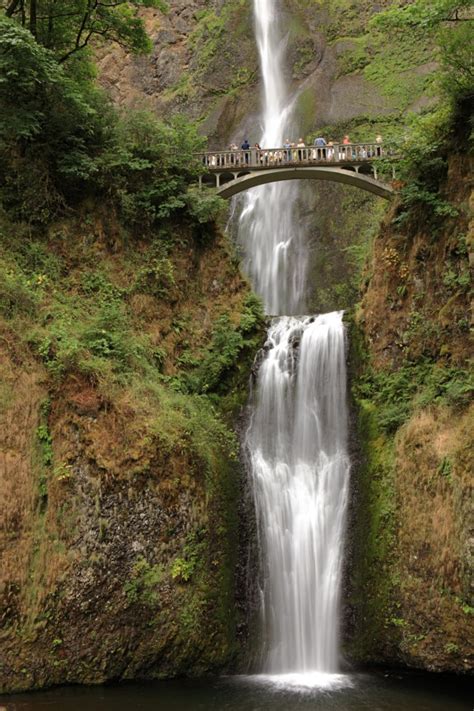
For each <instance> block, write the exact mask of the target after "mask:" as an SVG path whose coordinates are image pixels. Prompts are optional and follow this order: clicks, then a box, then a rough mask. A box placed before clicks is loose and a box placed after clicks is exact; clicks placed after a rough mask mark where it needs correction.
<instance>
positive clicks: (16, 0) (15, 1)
mask: <svg viewBox="0 0 474 711" xmlns="http://www.w3.org/2000/svg"><path fill="white" fill-rule="evenodd" d="M20 2H21V0H11V3H10V4H9V6H8V7H7V9H6V10H5V15H6V16H7V17H11V16H12V15H14V14H15V12H17V10H19V9H20V8H19V5H20Z"/></svg>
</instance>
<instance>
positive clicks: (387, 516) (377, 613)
mask: <svg viewBox="0 0 474 711" xmlns="http://www.w3.org/2000/svg"><path fill="white" fill-rule="evenodd" d="M351 343H352V344H353V345H352V346H351V350H352V363H353V366H355V367H356V370H357V369H359V368H360V367H361V365H362V363H363V362H364V360H365V358H366V356H365V353H364V348H365V347H364V345H363V343H362V341H361V337H360V334H358V333H357V328H356V326H355V325H354V324H353V323H352V325H351ZM355 382H356V383H357V379H356V381H355ZM352 392H353V395H354V396H355V397H354V400H355V407H356V411H357V434H358V442H359V443H360V448H361V464H360V466H358V467H357V472H356V473H355V476H356V478H357V496H356V510H355V530H354V535H353V544H352V545H353V548H352V556H353V560H352V566H351V568H352V571H353V577H352V580H351V599H350V604H351V606H352V608H353V610H354V611H355V612H356V624H355V630H354V634H353V635H352V637H351V640H350V642H349V645H348V651H349V653H350V655H351V656H352V657H353V658H354V659H356V660H358V661H368V660H371V659H374V655H375V656H376V655H377V653H378V652H379V653H380V654H382V650H384V648H386V646H387V638H388V639H389V640H390V641H391V643H392V644H393V643H394V640H395V638H397V633H396V629H397V628H398V627H400V624H399V622H397V620H398V616H397V614H396V610H397V579H396V574H395V573H394V570H393V566H392V561H393V549H394V543H395V527H396V498H395V487H394V476H395V472H394V460H395V456H394V448H395V445H394V441H393V439H392V438H391V437H389V436H387V434H386V433H385V432H384V431H383V429H381V427H380V423H379V411H378V408H377V406H376V405H374V403H372V402H370V401H369V400H366V399H362V398H361V397H360V394H358V392H357V388H353V390H352ZM394 620H396V622H394ZM387 627H388V628H390V627H392V632H390V633H389V634H387V632H386V629H387ZM375 650H378V652H377V653H376V652H375Z"/></svg>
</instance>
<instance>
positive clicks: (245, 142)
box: [240, 138, 250, 165]
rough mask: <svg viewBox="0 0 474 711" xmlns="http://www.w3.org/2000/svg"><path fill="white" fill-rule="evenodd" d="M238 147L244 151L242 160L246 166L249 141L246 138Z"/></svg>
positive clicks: (248, 160)
mask: <svg viewBox="0 0 474 711" xmlns="http://www.w3.org/2000/svg"><path fill="white" fill-rule="evenodd" d="M240 147H241V148H242V150H243V151H245V153H244V160H245V163H246V164H247V165H248V164H249V163H250V153H249V152H248V151H250V143H249V139H248V138H246V139H245V141H244V142H243V143H242V145H241V146H240Z"/></svg>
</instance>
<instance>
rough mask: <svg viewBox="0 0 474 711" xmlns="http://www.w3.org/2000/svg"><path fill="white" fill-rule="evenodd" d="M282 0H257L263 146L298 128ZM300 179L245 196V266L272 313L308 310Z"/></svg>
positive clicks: (272, 145) (241, 235)
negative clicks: (287, 76)
mask: <svg viewBox="0 0 474 711" xmlns="http://www.w3.org/2000/svg"><path fill="white" fill-rule="evenodd" d="M279 4H280V3H279V0H254V15H255V33H256V41H257V45H258V51H259V56H260V65H261V73H262V78H263V108H262V117H261V123H262V132H261V136H260V140H259V143H260V145H261V146H262V148H278V147H281V146H283V144H284V142H285V140H286V139H287V138H289V137H291V133H290V131H291V130H294V109H295V97H294V96H290V95H289V92H288V88H287V86H286V84H285V81H284V68H285V50H286V39H285V36H284V33H283V28H282V27H281V22H280V20H281V17H280V12H279ZM298 192H299V188H298V182H297V181H289V182H286V183H271V184H269V185H263V186H261V187H259V188H254V189H253V190H249V191H248V192H247V193H246V194H245V195H244V197H243V208H242V211H241V214H240V218H239V225H238V237H237V239H238V242H239V243H240V245H241V247H242V250H243V252H244V254H245V258H244V269H245V270H246V272H247V273H248V274H249V275H250V277H251V279H252V283H253V285H254V288H255V290H256V291H257V293H258V294H260V296H261V297H262V299H263V302H264V305H265V308H266V312H267V313H268V314H273V315H275V316H276V315H279V314H286V315H292V314H301V313H304V312H305V296H306V270H307V264H308V258H307V249H306V241H305V235H304V231H303V230H302V228H301V219H300V217H299V214H298Z"/></svg>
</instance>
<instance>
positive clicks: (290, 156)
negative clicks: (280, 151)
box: [283, 138, 292, 163]
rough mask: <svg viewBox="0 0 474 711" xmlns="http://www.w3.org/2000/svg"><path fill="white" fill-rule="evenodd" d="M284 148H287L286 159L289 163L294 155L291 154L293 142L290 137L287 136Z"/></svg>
mask: <svg viewBox="0 0 474 711" xmlns="http://www.w3.org/2000/svg"><path fill="white" fill-rule="evenodd" d="M283 148H284V149H285V160H286V162H287V163H289V162H290V161H291V158H292V155H291V143H290V139H289V138H287V139H286V140H285V142H284V144H283Z"/></svg>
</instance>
